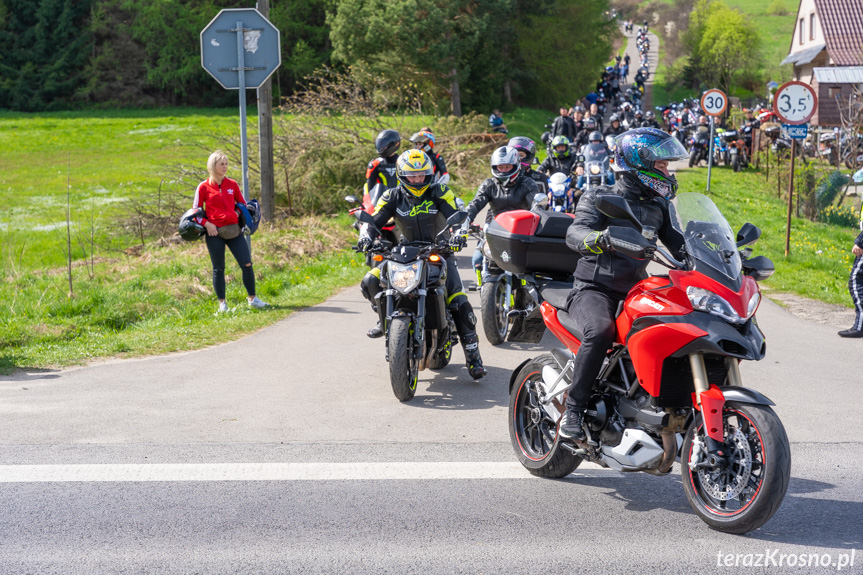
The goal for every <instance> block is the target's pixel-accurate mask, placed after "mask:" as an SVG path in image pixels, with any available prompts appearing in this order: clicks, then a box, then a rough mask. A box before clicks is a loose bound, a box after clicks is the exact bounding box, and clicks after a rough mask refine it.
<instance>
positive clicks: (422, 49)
mask: <svg viewBox="0 0 863 575" xmlns="http://www.w3.org/2000/svg"><path fill="white" fill-rule="evenodd" d="M513 7H514V0H429V1H426V2H419V1H417V0H342V1H341V2H339V3H338V6H337V8H336V11H335V12H331V13H330V15H329V16H328V18H327V22H328V23H329V24H330V26H331V31H330V39H331V40H332V44H333V58H334V59H336V60H339V61H341V62H344V63H350V64H352V65H357V64H359V65H360V66H361V67H363V68H366V69H367V70H369V71H370V72H371V73H374V74H378V75H380V76H382V77H385V78H390V79H391V80H392V81H393V82H396V83H411V82H413V83H418V84H421V85H425V86H428V87H429V88H430V89H432V90H433V91H434V92H436V93H438V94H445V95H446V97H447V98H448V99H449V101H450V111H451V112H452V113H453V114H455V115H456V116H459V115H461V111H462V85H468V86H471V85H472V80H473V79H474V78H479V77H481V76H484V77H485V78H486V79H487V78H489V77H493V78H496V82H497V84H498V85H499V86H502V85H503V82H504V77H503V76H504V74H503V68H502V67H503V64H504V62H503V61H502V59H501V58H500V57H497V58H491V57H490V56H492V55H498V56H499V50H498V51H497V53H496V48H500V47H501V46H502V38H501V37H500V35H499V34H495V30H496V25H497V24H498V22H501V21H506V20H507V19H508V18H509V17H510V16H511V13H512V9H513ZM477 58H479V59H477ZM498 93H500V92H499V91H498Z"/></svg>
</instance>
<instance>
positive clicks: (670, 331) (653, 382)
mask: <svg viewBox="0 0 863 575" xmlns="http://www.w3.org/2000/svg"><path fill="white" fill-rule="evenodd" d="M705 335H707V332H706V331H703V330H701V329H698V328H697V327H695V326H693V325H689V324H685V323H669V324H660V325H654V326H651V327H648V328H646V329H643V330H642V331H640V332H638V333H636V334H635V335H633V336H632V337H630V338H629V355H630V357H632V364H633V366H634V367H635V374H636V376H637V377H638V382H639V383H640V384H641V387H643V388H644V390H645V391H646V392H647V393H649V394H650V395H652V396H653V397H658V396H659V386H660V383H661V382H662V362H663V361H665V358H667V357H668V356H670V355H671V354H673V353H674V352H676V351H677V350H679V349H680V348H682V347H683V346H685V345H686V344H688V343H689V342H691V341H693V340H695V339H697V338H699V337H703V336H705Z"/></svg>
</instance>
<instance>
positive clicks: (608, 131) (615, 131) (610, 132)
mask: <svg viewBox="0 0 863 575" xmlns="http://www.w3.org/2000/svg"><path fill="white" fill-rule="evenodd" d="M625 131H626V128H624V127H623V124H621V123H620V122H618V123H617V127H616V128H615V127H614V126H612V125H609V126H608V127H607V128H605V132H603V133H602V135H603V136H619V135H621V134H622V133H624V132H625Z"/></svg>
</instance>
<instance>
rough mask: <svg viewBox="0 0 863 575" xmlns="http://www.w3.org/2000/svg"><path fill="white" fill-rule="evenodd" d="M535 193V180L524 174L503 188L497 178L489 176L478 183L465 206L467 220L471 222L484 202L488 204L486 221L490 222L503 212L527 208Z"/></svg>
mask: <svg viewBox="0 0 863 575" xmlns="http://www.w3.org/2000/svg"><path fill="white" fill-rule="evenodd" d="M537 193H539V188H537V186H536V182H534V181H533V180H532V179H531V178H528V177H526V176H525V175H524V174H522V175H521V176H519V177H518V179H517V180H516V181H515V184H514V185H512V186H511V187H509V188H505V187H504V186H503V184H501V183H500V182H499V181H498V180H497V178H489V179H487V180H486V181H484V182H483V183H481V184H480V185H479V189H478V190H477V192H476V196H474V198H473V200H471V202H470V204H468V206H467V216H468V221H470V222H472V221H473V220H474V218H475V217H476V215H477V214H478V213H479V212H480V210H482V209H483V208H484V207H485V206H486V204H488V205H489V209H488V215H487V216H486V222H490V221H491V220H493V219H494V218H495V217H496V216H497V215H498V214H502V213H504V212H509V211H512V210H529V209H530V206H531V202H532V201H533V197H534V196H535V195H536V194H537Z"/></svg>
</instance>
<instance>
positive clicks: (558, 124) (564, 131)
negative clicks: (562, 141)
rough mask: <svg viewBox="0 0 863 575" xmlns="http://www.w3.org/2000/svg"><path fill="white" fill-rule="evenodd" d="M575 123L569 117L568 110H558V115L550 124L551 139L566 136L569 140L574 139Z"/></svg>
mask: <svg viewBox="0 0 863 575" xmlns="http://www.w3.org/2000/svg"><path fill="white" fill-rule="evenodd" d="M575 134H576V130H575V121H574V120H573V119H572V118H570V117H569V110H567V109H566V108H561V109H560V115H559V116H558V117H557V118H555V119H554V122H552V124H551V137H552V138H554V137H555V136H566V137H567V138H568V139H569V140H572V139H573V138H574V137H575Z"/></svg>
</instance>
